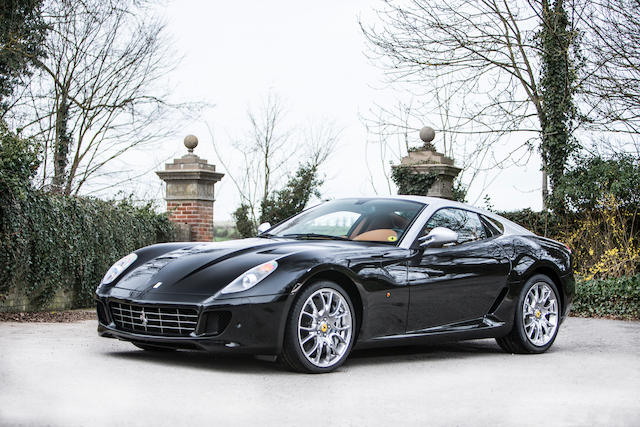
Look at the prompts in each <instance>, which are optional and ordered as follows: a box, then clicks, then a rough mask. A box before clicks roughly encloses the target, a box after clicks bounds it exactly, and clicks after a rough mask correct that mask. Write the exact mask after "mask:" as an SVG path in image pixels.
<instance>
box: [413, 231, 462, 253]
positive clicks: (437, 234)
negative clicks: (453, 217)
mask: <svg viewBox="0 0 640 427" xmlns="http://www.w3.org/2000/svg"><path fill="white" fill-rule="evenodd" d="M418 241H419V242H420V247H421V248H439V247H442V246H443V245H446V244H447V243H455V242H457V241H458V233H456V232H455V231H453V230H450V229H448V228H446V227H436V228H434V229H433V230H431V231H430V232H429V234H427V235H426V236H422V237H420V238H419V239H418Z"/></svg>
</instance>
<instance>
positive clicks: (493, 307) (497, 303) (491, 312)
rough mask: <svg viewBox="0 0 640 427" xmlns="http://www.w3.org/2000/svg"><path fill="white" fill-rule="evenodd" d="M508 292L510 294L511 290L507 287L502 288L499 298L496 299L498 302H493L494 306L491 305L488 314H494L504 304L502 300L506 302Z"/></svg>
mask: <svg viewBox="0 0 640 427" xmlns="http://www.w3.org/2000/svg"><path fill="white" fill-rule="evenodd" d="M507 292H509V288H507V287H506V286H505V287H504V288H502V290H501V291H500V293H499V294H498V298H496V300H495V301H494V302H493V304H491V308H490V309H489V313H488V314H493V312H494V311H496V310H497V309H498V307H499V306H500V304H501V303H502V300H504V297H506V296H507Z"/></svg>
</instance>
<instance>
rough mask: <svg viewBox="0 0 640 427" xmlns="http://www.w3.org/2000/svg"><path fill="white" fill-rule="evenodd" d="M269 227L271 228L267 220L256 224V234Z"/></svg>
mask: <svg viewBox="0 0 640 427" xmlns="http://www.w3.org/2000/svg"><path fill="white" fill-rule="evenodd" d="M270 228H271V224H269V223H268V222H263V223H262V224H260V225H259V226H258V234H262V233H264V232H265V231H267V230H268V229H270Z"/></svg>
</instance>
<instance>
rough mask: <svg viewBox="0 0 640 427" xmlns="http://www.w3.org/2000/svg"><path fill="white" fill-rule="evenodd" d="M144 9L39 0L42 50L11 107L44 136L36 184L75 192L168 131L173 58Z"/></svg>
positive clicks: (112, 1) (131, 2) (29, 129)
mask: <svg viewBox="0 0 640 427" xmlns="http://www.w3.org/2000/svg"><path fill="white" fill-rule="evenodd" d="M147 7H149V3H147V2H146V1H144V0H143V1H136V0H106V1H103V0H84V1H73V0H60V1H53V0H51V1H48V2H46V3H45V6H44V17H45V20H46V23H47V25H48V26H49V28H50V31H49V36H48V38H47V40H46V44H45V47H44V49H45V52H46V56H45V57H44V58H45V59H42V60H39V61H37V63H38V65H39V73H38V74H37V75H35V76H34V78H33V79H32V84H31V86H30V88H29V93H28V94H27V95H26V96H23V98H22V99H21V100H20V102H19V103H18V106H17V107H16V108H14V111H13V114H14V117H15V118H18V119H21V121H22V123H25V120H27V122H26V123H27V124H26V126H24V127H25V128H26V129H25V132H26V133H28V134H30V135H35V136H37V137H39V138H41V139H42V140H43V141H44V146H45V157H44V162H43V166H42V171H41V185H43V186H49V185H50V186H51V189H52V190H53V191H57V192H60V193H64V194H77V193H78V191H79V190H80V189H81V188H82V187H83V185H84V184H86V183H87V181H88V180H89V179H91V178H92V177H93V176H95V175H96V174H97V172H98V171H100V170H101V169H102V168H103V167H104V166H105V165H106V164H107V163H108V162H110V161H112V160H113V159H115V158H117V157H119V156H121V155H122V154H123V153H125V152H127V151H128V150H130V149H132V148H133V147H136V146H140V145H142V144H147V143H150V142H153V141H157V140H158V139H159V138H163V137H165V136H167V135H168V134H170V133H172V130H171V129H170V128H169V125H170V123H169V120H167V119H168V117H169V113H170V112H171V111H175V109H174V107H177V106H175V105H170V104H169V103H168V101H167V99H168V94H169V92H168V86H167V85H166V83H164V79H165V76H166V74H167V73H168V72H169V71H170V70H171V69H172V68H173V67H174V66H175V65H176V62H175V61H176V60H175V57H176V56H175V54H174V53H173V52H171V50H170V49H169V44H168V40H167V39H166V38H165V36H164V27H165V26H164V23H163V22H162V21H161V20H159V19H156V18H153V17H151V15H152V14H150V13H149V10H147ZM163 83H164V85H163ZM33 112H35V117H34V116H33Z"/></svg>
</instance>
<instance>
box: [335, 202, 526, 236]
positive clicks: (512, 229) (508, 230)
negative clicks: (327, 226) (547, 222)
mask: <svg viewBox="0 0 640 427" xmlns="http://www.w3.org/2000/svg"><path fill="white" fill-rule="evenodd" d="M341 199H395V200H408V201H413V202H418V203H422V204H425V205H428V206H430V207H432V208H433V209H434V210H437V209H441V208H458V209H465V210H469V211H472V212H476V213H478V214H482V215H484V216H486V217H489V218H491V219H493V220H494V221H498V222H499V223H500V224H502V226H503V227H504V234H516V235H532V234H534V233H533V232H531V231H529V230H527V229H526V228H524V227H522V226H521V225H518V224H516V223H515V222H513V221H510V220H508V219H506V218H505V217H503V216H500V215H498V214H496V213H495V212H491V211H488V210H486V209H482V208H478V207H475V206H471V205H468V204H466V203H461V202H456V201H454V200H449V199H443V198H440V197H430V196H412V195H389V196H354V197H341Z"/></svg>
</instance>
